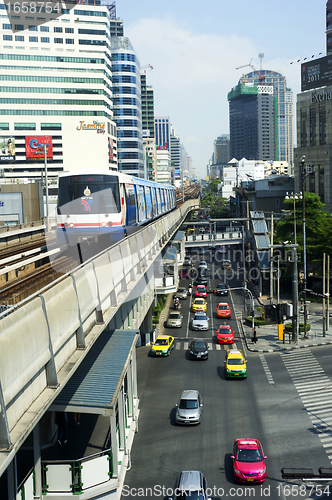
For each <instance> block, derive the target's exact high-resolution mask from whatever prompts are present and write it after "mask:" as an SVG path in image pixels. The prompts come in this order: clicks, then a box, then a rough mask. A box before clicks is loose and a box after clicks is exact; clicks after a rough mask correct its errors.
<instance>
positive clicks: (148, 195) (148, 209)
mask: <svg viewBox="0 0 332 500" xmlns="http://www.w3.org/2000/svg"><path fill="white" fill-rule="evenodd" d="M144 190H145V201H146V214H147V217H148V219H151V218H152V217H153V204H152V197H151V188H150V187H149V186H144Z"/></svg>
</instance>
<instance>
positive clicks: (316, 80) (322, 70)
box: [301, 55, 332, 92]
mask: <svg viewBox="0 0 332 500" xmlns="http://www.w3.org/2000/svg"><path fill="white" fill-rule="evenodd" d="M327 85H332V55H330V56H324V57H321V58H320V59H315V60H314V61H308V62H305V63H302V64H301V92H304V91H305V90H311V89H316V88H318V87H326V86H327Z"/></svg>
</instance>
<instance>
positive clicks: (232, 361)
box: [228, 358, 244, 365]
mask: <svg viewBox="0 0 332 500" xmlns="http://www.w3.org/2000/svg"><path fill="white" fill-rule="evenodd" d="M228 364H229V365H244V360H243V359H242V358H231V359H229V360H228Z"/></svg>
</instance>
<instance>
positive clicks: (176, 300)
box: [173, 297, 180, 309]
mask: <svg viewBox="0 0 332 500" xmlns="http://www.w3.org/2000/svg"><path fill="white" fill-rule="evenodd" d="M173 302H174V308H175V309H180V301H179V299H178V298H177V297H175V298H174V301H173Z"/></svg>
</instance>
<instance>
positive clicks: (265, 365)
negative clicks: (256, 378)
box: [259, 354, 274, 385]
mask: <svg viewBox="0 0 332 500" xmlns="http://www.w3.org/2000/svg"><path fill="white" fill-rule="evenodd" d="M259 358H260V360H261V362H262V365H263V370H264V372H265V375H266V377H267V381H268V383H269V384H271V385H274V380H273V377H272V373H271V371H270V368H269V366H268V364H267V362H266V359H265V356H264V354H260V355H259Z"/></svg>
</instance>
